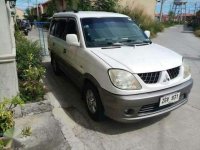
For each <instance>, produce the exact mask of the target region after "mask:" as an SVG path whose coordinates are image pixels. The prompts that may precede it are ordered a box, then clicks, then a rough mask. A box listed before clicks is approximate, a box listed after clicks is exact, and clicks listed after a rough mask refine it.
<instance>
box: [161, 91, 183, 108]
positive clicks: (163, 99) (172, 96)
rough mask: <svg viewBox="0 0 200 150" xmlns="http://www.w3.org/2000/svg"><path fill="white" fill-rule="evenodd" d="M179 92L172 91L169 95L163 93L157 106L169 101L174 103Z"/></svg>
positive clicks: (166, 103) (177, 98)
mask: <svg viewBox="0 0 200 150" xmlns="http://www.w3.org/2000/svg"><path fill="white" fill-rule="evenodd" d="M179 97H180V92H179V93H173V94H169V95H165V96H163V97H161V98H160V104H159V106H165V105H168V104H171V103H175V102H177V101H178V100H179Z"/></svg>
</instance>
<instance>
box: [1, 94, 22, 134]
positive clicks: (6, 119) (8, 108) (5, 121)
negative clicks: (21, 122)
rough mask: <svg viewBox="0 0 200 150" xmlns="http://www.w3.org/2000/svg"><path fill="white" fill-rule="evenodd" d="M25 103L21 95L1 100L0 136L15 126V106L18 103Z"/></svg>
mask: <svg viewBox="0 0 200 150" xmlns="http://www.w3.org/2000/svg"><path fill="white" fill-rule="evenodd" d="M23 103H24V102H23V100H22V99H21V98H20V96H19V95H17V96H15V97H13V98H12V99H7V98H5V99H4V100H3V101H2V102H0V136H3V133H5V132H6V131H7V130H9V129H11V128H13V127H14V117H13V108H14V107H16V106H17V105H20V106H22V105H23Z"/></svg>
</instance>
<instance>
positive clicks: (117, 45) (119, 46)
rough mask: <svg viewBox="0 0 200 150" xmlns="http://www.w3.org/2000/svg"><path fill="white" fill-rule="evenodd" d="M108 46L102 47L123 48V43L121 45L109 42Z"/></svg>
mask: <svg viewBox="0 0 200 150" xmlns="http://www.w3.org/2000/svg"><path fill="white" fill-rule="evenodd" d="M107 45H108V46H105V47H102V49H109V48H121V46H123V45H124V44H123V43H119V42H115V43H113V42H108V43H107Z"/></svg>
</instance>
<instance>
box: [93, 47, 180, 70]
mask: <svg viewBox="0 0 200 150" xmlns="http://www.w3.org/2000/svg"><path fill="white" fill-rule="evenodd" d="M92 52H93V53H94V54H95V55H97V56H98V57H100V58H101V59H103V60H104V61H105V62H106V63H107V64H109V65H110V66H111V67H112V68H120V69H125V70H128V71H130V72H132V73H145V72H156V71H162V70H167V69H171V68H174V67H177V66H181V65H182V56H181V55H179V54H177V53H175V52H173V51H171V50H169V49H167V48H165V47H162V46H160V45H157V44H150V45H142V46H135V47H130V46H122V47H121V48H113V49H101V48H95V49H92Z"/></svg>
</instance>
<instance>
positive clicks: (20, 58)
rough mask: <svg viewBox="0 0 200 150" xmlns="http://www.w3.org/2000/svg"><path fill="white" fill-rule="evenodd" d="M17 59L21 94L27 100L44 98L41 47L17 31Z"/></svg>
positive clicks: (43, 70) (43, 71)
mask: <svg viewBox="0 0 200 150" xmlns="http://www.w3.org/2000/svg"><path fill="white" fill-rule="evenodd" d="M15 38H16V49H17V50H16V61H17V72H18V78H19V89H20V95H21V97H22V98H23V99H24V100H25V101H39V100H42V99H43V97H44V94H45V88H44V86H43V83H42V78H44V74H45V69H44V67H43V66H42V57H41V55H40V47H39V46H38V43H37V42H31V41H28V40H27V39H26V38H25V37H24V36H23V35H22V34H21V33H20V32H16V34H15Z"/></svg>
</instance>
